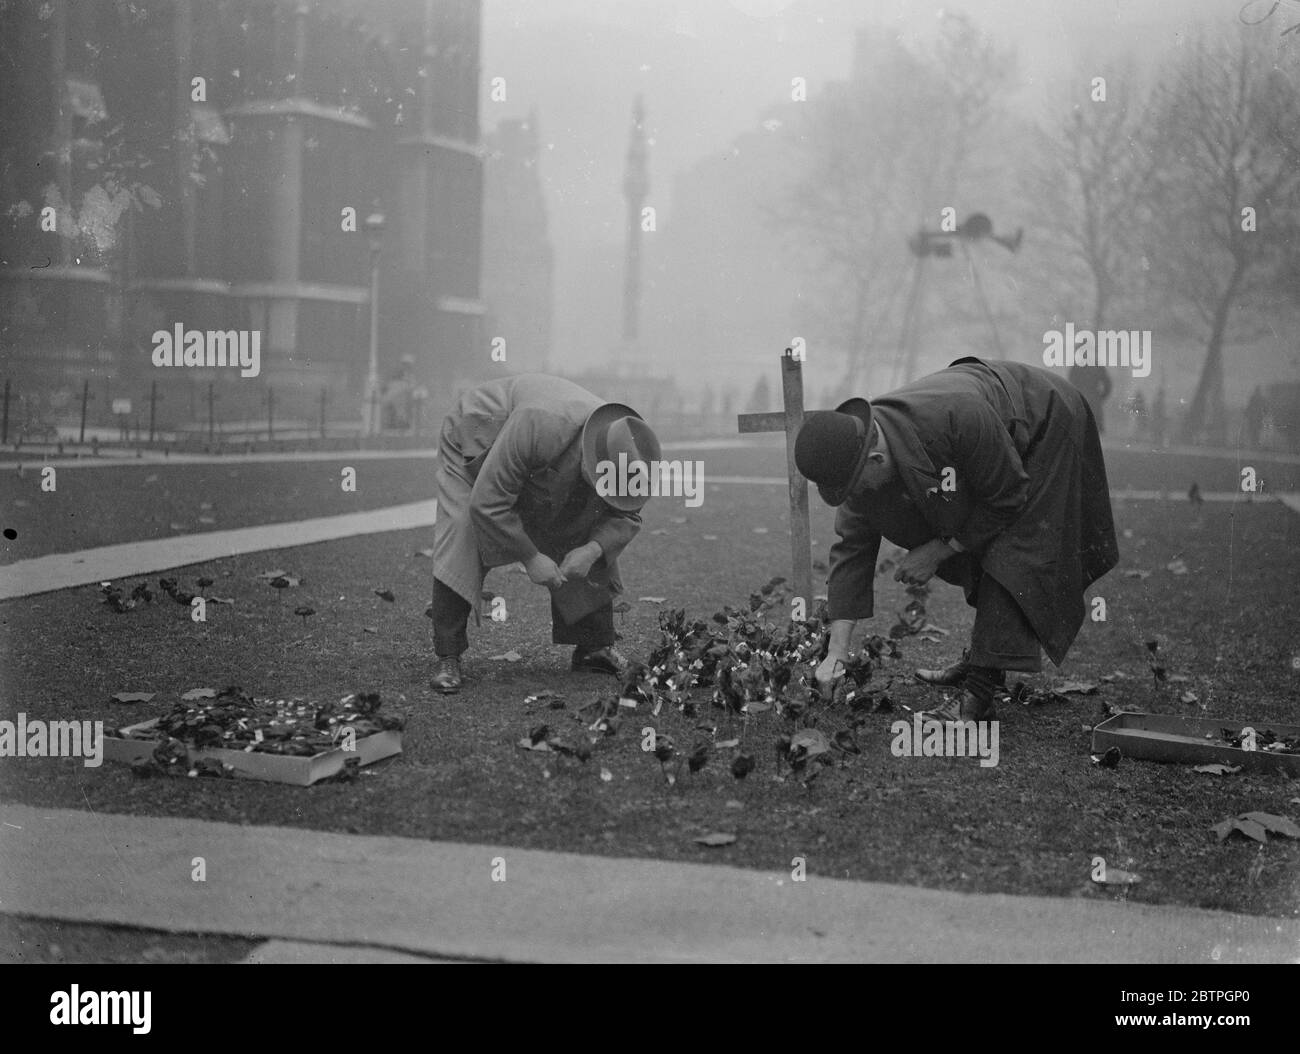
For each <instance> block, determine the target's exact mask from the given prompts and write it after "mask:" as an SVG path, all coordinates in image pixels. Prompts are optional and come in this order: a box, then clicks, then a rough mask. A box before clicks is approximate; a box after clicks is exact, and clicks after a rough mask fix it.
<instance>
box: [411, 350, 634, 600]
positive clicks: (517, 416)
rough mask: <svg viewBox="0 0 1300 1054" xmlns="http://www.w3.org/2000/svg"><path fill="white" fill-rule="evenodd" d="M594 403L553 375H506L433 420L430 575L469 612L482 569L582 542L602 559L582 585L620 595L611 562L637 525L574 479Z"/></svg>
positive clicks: (557, 554) (557, 556) (558, 553)
mask: <svg viewBox="0 0 1300 1054" xmlns="http://www.w3.org/2000/svg"><path fill="white" fill-rule="evenodd" d="M603 402H604V400H602V399H600V398H599V397H598V396H596V395H593V394H592V393H591V392H589V391H587V390H586V389H585V388H581V387H579V386H578V385H576V384H574V383H573V382H572V381H566V380H564V379H563V378H561V377H551V376H547V375H545V374H540V373H524V374H515V375H513V376H510V377H504V378H502V379H501V380H496V381H489V382H488V383H486V384H482V385H479V386H478V387H477V388H472V389H470V390H469V391H467V392H466V393H465V394H464V395H462V396H461V398H460V401H459V404H458V405H457V407H456V409H455V410H454V411H453V412H452V413H450V414H448V416H447V418H446V420H445V421H444V422H443V426H442V435H441V438H440V440H439V443H438V460H439V465H438V516H437V520H436V521H435V523H434V544H433V567H434V575H435V577H436V578H437V579H438V580H439V581H441V582H444V583H445V584H446V585H448V586H450V587H451V588H452V589H454V590H455V591H456V592H457V593H458V594H460V596H462V597H464V598H465V599H466V600H467V601H469V602H470V604H471V605H472V606H473V608H474V611H475V612H476V613H477V611H478V608H479V604H478V600H479V595H480V592H481V590H482V588H483V579H484V576H485V575H486V574H487V571H488V569H489V568H493V567H501V566H503V565H505V564H512V563H515V562H516V561H519V562H526V561H528V560H530V559H532V557H533V556H535V555H536V554H537V553H539V552H542V553H545V554H546V555H547V556H549V557H551V559H553V560H555V561H556V562H559V561H560V560H561V559H563V557H564V555H565V554H566V553H567V552H569V551H570V550H571V549H574V548H577V547H578V546H581V545H585V544H586V543H587V542H596V543H597V544H598V545H599V546H600V548H601V552H602V553H603V554H604V555H603V557H602V558H601V559H600V560H598V561H597V562H596V564H595V566H594V567H593V568H592V570H591V573H590V574H589V575H588V581H589V582H592V583H594V584H598V585H604V584H606V583H608V584H609V586H610V587H611V589H612V591H613V592H615V593H618V592H621V591H622V583H621V581H620V579H619V575H618V555H619V553H621V552H622V551H623V549H624V548H625V547H626V546H627V544H628V542H630V541H631V540H632V539H633V538H634V537H636V534H637V532H638V531H639V530H640V529H641V517H640V516H639V515H637V514H636V513H628V512H619V511H618V510H616V509H614V508H611V507H610V506H609V505H606V504H605V503H604V502H603V501H601V500H600V498H599V496H598V495H597V494H596V492H595V490H594V489H593V488H592V487H591V486H589V485H588V484H587V483H586V481H585V480H584V479H583V477H582V426H583V424H584V423H585V422H586V420H587V417H588V415H589V414H590V413H591V412H592V411H593V410H594V409H596V407H598V406H600V405H602V404H603Z"/></svg>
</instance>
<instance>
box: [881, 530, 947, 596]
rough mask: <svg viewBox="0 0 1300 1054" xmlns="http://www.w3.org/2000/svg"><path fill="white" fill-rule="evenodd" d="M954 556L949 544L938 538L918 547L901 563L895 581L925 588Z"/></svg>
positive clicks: (895, 573) (895, 574)
mask: <svg viewBox="0 0 1300 1054" xmlns="http://www.w3.org/2000/svg"><path fill="white" fill-rule="evenodd" d="M952 554H953V550H952V548H951V547H950V546H949V545H948V543H947V542H944V541H941V540H940V539H938V538H935V539H933V540H932V541H928V542H926V543H925V544H924V545H918V546H917V547H916V548H915V549H913V550H912V551H911V552H909V553H908V554H907V555H906V556H905V557H903V559H902V560H901V561H899V564H898V570H897V571H895V572H894V581H895V582H905V583H906V584H907V585H909V586H923V585H925V583H926V582H928V581H930V579H931V578H933V577H934V573H935V572H936V571H937V570H939V565H940V564H941V563H943V562H944V561H945V560H947V559H948V557H950V556H952Z"/></svg>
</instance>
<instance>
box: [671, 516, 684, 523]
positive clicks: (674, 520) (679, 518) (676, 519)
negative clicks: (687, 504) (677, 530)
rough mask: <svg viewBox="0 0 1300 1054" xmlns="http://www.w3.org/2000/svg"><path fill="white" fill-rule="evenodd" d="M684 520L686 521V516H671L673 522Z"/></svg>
mask: <svg viewBox="0 0 1300 1054" xmlns="http://www.w3.org/2000/svg"><path fill="white" fill-rule="evenodd" d="M685 522H686V517H685V516H674V517H673V523H685Z"/></svg>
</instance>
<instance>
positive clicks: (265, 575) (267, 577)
mask: <svg viewBox="0 0 1300 1054" xmlns="http://www.w3.org/2000/svg"><path fill="white" fill-rule="evenodd" d="M288 573H289V572H288V571H282V570H280V569H279V568H277V569H276V570H274V571H263V572H262V573H261V574H260V575H255V576H254V577H255V578H260V579H262V581H264V582H269V581H271V579H273V578H283V577H284V576H285V575H287V574H288Z"/></svg>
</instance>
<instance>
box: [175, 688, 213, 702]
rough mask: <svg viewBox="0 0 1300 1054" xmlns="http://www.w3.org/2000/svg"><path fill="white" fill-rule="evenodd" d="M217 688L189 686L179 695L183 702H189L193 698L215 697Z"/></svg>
mask: <svg viewBox="0 0 1300 1054" xmlns="http://www.w3.org/2000/svg"><path fill="white" fill-rule="evenodd" d="M216 697H217V690H216V689H215V688H191V689H190V690H189V691H188V692H186V693H185V694H184V695H182V696H181V699H183V700H184V701H185V702H187V703H188V702H191V701H192V700H194V699H215V698H216Z"/></svg>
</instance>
